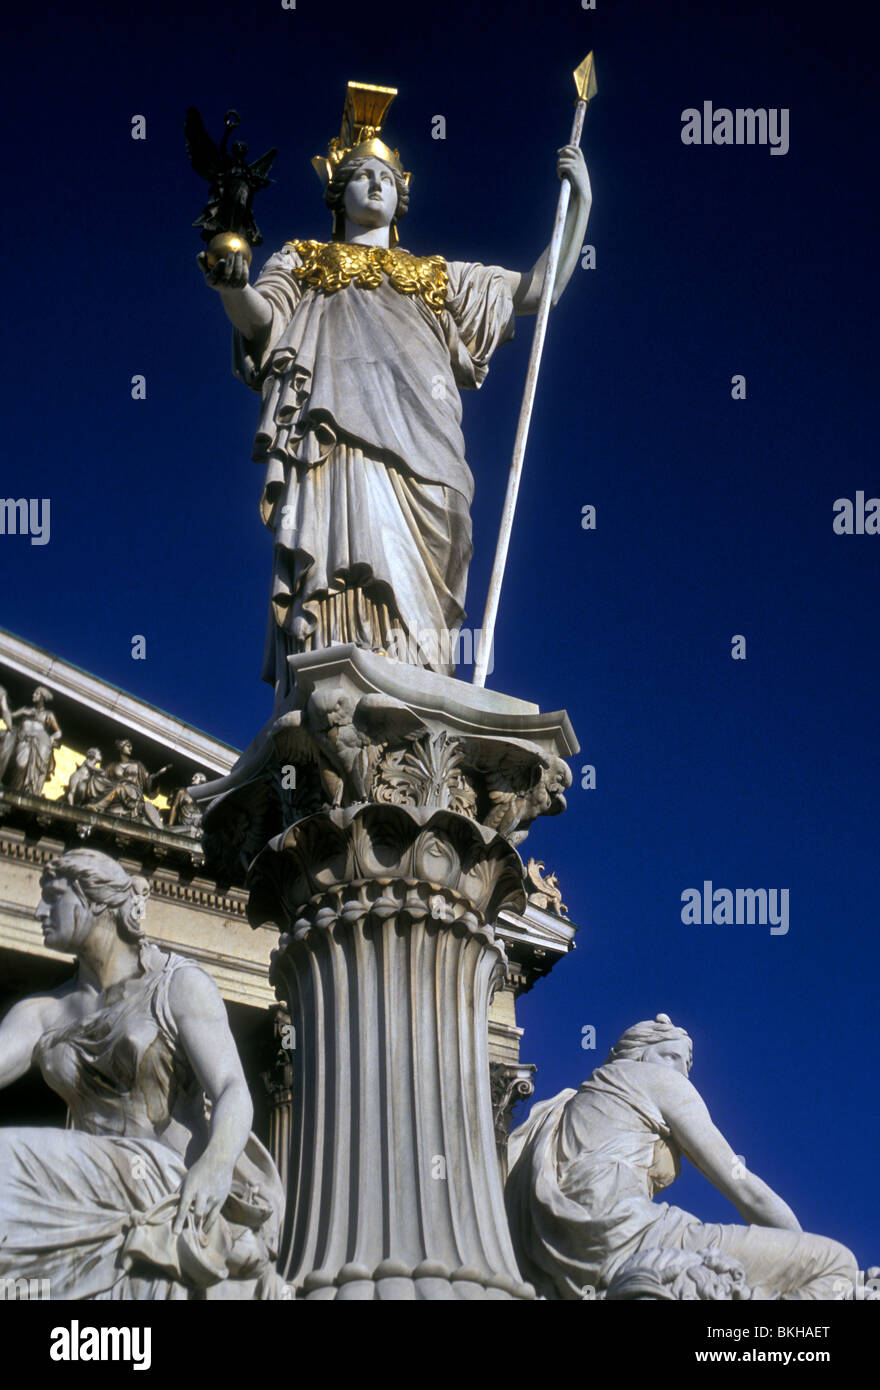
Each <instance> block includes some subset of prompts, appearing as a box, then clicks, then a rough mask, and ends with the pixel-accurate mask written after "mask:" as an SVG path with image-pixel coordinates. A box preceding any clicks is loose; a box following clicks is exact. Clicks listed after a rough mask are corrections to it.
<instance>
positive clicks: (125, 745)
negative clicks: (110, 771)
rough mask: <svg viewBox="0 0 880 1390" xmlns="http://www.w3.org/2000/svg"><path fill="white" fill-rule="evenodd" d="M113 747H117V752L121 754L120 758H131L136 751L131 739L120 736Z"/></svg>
mask: <svg viewBox="0 0 880 1390" xmlns="http://www.w3.org/2000/svg"><path fill="white" fill-rule="evenodd" d="M113 747H114V748H115V749H116V752H117V753H118V754H119V756H120V758H130V757H131V755H132V753H133V752H134V749H133V747H132V745H131V741H130V739H127V738H118V739H117V740H116V742H115V743H114V745H113Z"/></svg>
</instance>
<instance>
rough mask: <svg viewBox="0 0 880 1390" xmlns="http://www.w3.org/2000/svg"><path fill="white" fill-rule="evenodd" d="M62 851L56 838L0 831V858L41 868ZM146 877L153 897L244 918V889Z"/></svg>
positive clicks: (245, 903) (245, 910)
mask: <svg viewBox="0 0 880 1390" xmlns="http://www.w3.org/2000/svg"><path fill="white" fill-rule="evenodd" d="M63 853H64V842H63V841H58V840H55V841H50V842H49V843H48V844H47V843H46V842H45V841H33V840H25V839H22V838H19V837H18V836H16V835H13V834H9V833H8V832H3V831H0V859H13V860H18V861H19V862H20V863H23V864H33V865H34V867H35V868H38V869H43V868H45V866H46V865H47V864H48V863H49V862H50V861H51V860H53V859H57V858H58V856H59V855H60V854H63ZM144 857H147V856H146V855H145V856H144ZM147 877H149V878H150V890H151V893H152V894H153V896H154V897H157V898H168V899H170V900H172V901H174V902H181V903H186V904H187V905H189V906H192V907H198V908H203V909H204V910H205V911H206V912H217V913H222V914H223V915H224V916H225V917H239V918H243V919H244V918H246V917H247V895H246V893H244V892H242V893H241V894H230V893H221V892H220V891H219V890H217V889H214V888H210V887H207V886H204V887H203V886H202V885H200V884H195V883H186V882H183V881H181V880H179V879H173V878H165V877H163V876H162V875H160V874H153V875H150V874H149V873H148V874H147Z"/></svg>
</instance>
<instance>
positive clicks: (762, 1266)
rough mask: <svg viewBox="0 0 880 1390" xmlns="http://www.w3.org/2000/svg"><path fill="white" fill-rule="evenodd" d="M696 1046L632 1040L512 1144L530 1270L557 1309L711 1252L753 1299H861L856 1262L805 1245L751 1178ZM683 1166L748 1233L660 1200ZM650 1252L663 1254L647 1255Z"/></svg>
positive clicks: (658, 1027)
mask: <svg viewBox="0 0 880 1390" xmlns="http://www.w3.org/2000/svg"><path fill="white" fill-rule="evenodd" d="M692 1060H693V1045H692V1043H691V1040H690V1038H689V1037H688V1035H687V1033H686V1032H685V1031H684V1029H683V1028H676V1027H675V1026H674V1025H673V1024H672V1022H671V1021H670V1019H669V1018H668V1016H667V1015H666V1014H658V1016H657V1018H656V1019H654V1020H652V1021H648V1022H644V1023H637V1024H636V1025H635V1026H634V1027H632V1028H628V1029H627V1031H626V1032H625V1033H624V1034H623V1035H622V1037H621V1038H620V1039H619V1040H618V1042H617V1043H616V1044H615V1045H614V1047H613V1048H612V1049H611V1052H610V1053H609V1055H608V1057H607V1058H606V1060H605V1062H604V1063H603V1065H602V1066H601V1067H597V1068H596V1070H595V1071H594V1072H593V1074H592V1076H590V1077H589V1078H588V1080H586V1081H585V1082H583V1084H582V1085H581V1086H580V1087H579V1088H578V1090H577V1091H570V1090H569V1091H562V1092H561V1093H560V1094H559V1095H558V1096H555V1097H554V1098H553V1099H552V1100H549V1101H545V1102H543V1103H542V1104H539V1105H536V1106H534V1107H533V1109H532V1111H531V1114H530V1115H529V1118H528V1120H527V1121H526V1123H525V1124H524V1125H521V1126H520V1128H519V1129H518V1130H516V1132H515V1133H514V1134H513V1135H511V1139H510V1148H509V1157H510V1177H509V1179H508V1183H507V1191H506V1200H507V1206H508V1212H509V1215H510V1220H511V1228H512V1232H513V1235H514V1243H515V1245H516V1247H517V1254H518V1258H519V1262H520V1268H521V1270H522V1272H523V1274H524V1276H525V1277H526V1278H527V1279H530V1280H531V1281H532V1282H533V1283H534V1284H535V1286H536V1287H537V1289H538V1291H539V1292H541V1293H544V1294H545V1295H546V1296H547V1297H549V1298H554V1299H575V1298H581V1297H583V1296H584V1290H585V1289H590V1290H592V1292H593V1295H594V1296H595V1295H596V1294H599V1295H602V1294H604V1293H605V1292H606V1291H607V1290H608V1288H609V1286H610V1285H613V1281H614V1278H615V1275H616V1274H617V1273H618V1271H620V1270H621V1268H622V1267H623V1266H626V1265H627V1262H630V1266H628V1267H632V1266H638V1264H639V1261H638V1259H637V1258H635V1257H637V1255H638V1254H641V1253H646V1254H647V1255H648V1256H649V1257H650V1258H651V1259H654V1261H655V1262H656V1258H657V1254H658V1252H659V1251H661V1250H665V1249H678V1250H690V1251H700V1252H704V1254H706V1253H708V1252H714V1253H715V1254H717V1256H718V1257H719V1259H721V1258H722V1257H723V1258H724V1259H725V1260H726V1261H727V1262H728V1263H730V1264H731V1267H732V1268H736V1269H739V1268H740V1267H741V1271H742V1274H743V1277H744V1282H745V1283H746V1284H747V1286H748V1288H749V1289H750V1290H751V1296H752V1297H754V1298H765V1299H767V1298H770V1299H775V1298H782V1299H836V1298H842V1297H844V1296H846V1295H848V1296H854V1293H855V1289H856V1287H857V1284H858V1267H857V1265H856V1260H855V1256H854V1255H852V1254H851V1253H850V1251H849V1250H847V1249H846V1248H845V1247H844V1246H842V1245H839V1244H838V1243H837V1241H834V1240H829V1239H827V1238H826V1237H824V1236H815V1235H807V1234H805V1233H804V1232H803V1231H801V1228H800V1226H799V1224H798V1221H797V1218H796V1217H795V1215H794V1212H793V1211H792V1210H791V1208H790V1207H789V1206H787V1205H786V1203H785V1202H784V1201H783V1200H782V1198H781V1197H778V1196H777V1195H776V1193H775V1192H773V1191H772V1189H771V1188H769V1187H768V1186H767V1184H766V1183H765V1182H762V1180H761V1179H760V1178H759V1177H757V1176H756V1175H755V1174H754V1173H751V1172H749V1171H748V1169H747V1168H746V1167H745V1165H744V1164H743V1163H742V1161H741V1160H740V1159H739V1158H738V1157H737V1155H736V1154H735V1153H734V1152H733V1150H732V1148H731V1147H730V1145H729V1144H728V1142H727V1140H726V1139H725V1138H724V1136H723V1134H722V1133H721V1132H720V1130H718V1129H717V1128H716V1127H715V1125H714V1124H713V1123H712V1120H711V1118H710V1115H709V1111H708V1110H707V1108H706V1105H705V1103H704V1101H703V1099H702V1097H701V1096H700V1093H699V1092H698V1091H697V1089H696V1087H695V1086H693V1085H692V1083H691V1082H690V1081H689V1079H688V1073H689V1072H690V1069H691V1063H692ZM682 1154H684V1155H686V1156H687V1157H688V1158H689V1159H690V1160H691V1162H692V1163H693V1164H694V1165H695V1166H696V1167H697V1168H698V1169H699V1170H700V1172H701V1173H703V1174H704V1176H705V1177H707V1178H708V1179H709V1181H710V1182H711V1183H713V1184H714V1186H715V1187H717V1188H718V1190H719V1192H722V1193H723V1194H724V1196H725V1197H727V1198H728V1199H729V1200H730V1201H731V1202H732V1203H733V1205H734V1206H735V1207H736V1209H737V1211H738V1212H739V1213H740V1215H741V1216H742V1218H743V1220H744V1221H746V1222H748V1223H749V1224H748V1225H745V1226H737V1225H721V1224H718V1223H714V1222H704V1221H699V1220H698V1219H697V1217H695V1216H691V1215H690V1214H689V1213H688V1212H686V1211H682V1210H681V1209H680V1208H679V1207H673V1206H670V1205H669V1204H668V1203H666V1202H654V1201H653V1200H652V1199H653V1197H654V1195H655V1194H656V1193H657V1192H660V1191H662V1190H663V1189H664V1188H666V1187H668V1186H669V1184H670V1183H671V1182H673V1181H674V1179H675V1178H676V1177H677V1176H678V1174H679V1171H680V1168H681V1157H682ZM651 1252H654V1253H653V1255H651Z"/></svg>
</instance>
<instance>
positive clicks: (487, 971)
mask: <svg viewBox="0 0 880 1390" xmlns="http://www.w3.org/2000/svg"><path fill="white" fill-rule="evenodd" d="M290 664H291V667H292V670H293V674H294V679H295V682H296V687H295V691H294V694H293V696H292V698H291V699H289V700H288V701H286V702H285V703H284V704H282V706H281V707H280V708H279V709H278V710H276V712H275V714H274V716H273V718H272V720H271V721H270V723H269V724H268V725H267V726H266V728H265V729H264V730H263V731H262V732H261V734H260V735H259V736H258V738H257V739H255V740H254V743H253V744H252V745H251V746H250V748H248V749H247V750H246V751H245V753H244V754H243V755H242V757H241V759H240V761H239V763H238V764H237V765H236V767H235V768H233V770H232V772H231V773H230V774H229V776H228V777H226V778H224V779H223V781H222V782H218V783H214V784H213V785H211V786H209V787H207V788H205V789H204V793H205V796H206V797H210V798H211V807H210V810H209V811H208V812H207V815H206V818H205V826H206V833H207V835H208V837H209V838H210V839H211V840H212V843H213V844H214V845H224V846H228V848H229V852H230V853H234V854H237V855H238V856H239V857H240V858H244V857H247V858H248V859H249V860H252V862H251V867H250V871H249V875H248V884H249V889H250V900H249V907H248V915H249V918H250V921H251V923H252V925H254V926H255V927H257V926H264V925H266V924H273V925H274V926H276V927H277V929H278V931H279V933H280V936H279V944H278V949H277V951H276V952H275V953H274V955H273V965H272V981H273V983H274V984H275V987H276V991H277V993H278V996H279V998H280V999H281V1001H282V1003H283V1004H284V1005H285V1007H286V1008H287V1009H288V1010H289V1014H290V1024H291V1036H292V1038H293V1039H295V1046H294V1047H293V1049H292V1051H291V1054H290V1061H291V1087H290V1090H291V1095H292V1106H291V1111H290V1136H289V1161H288V1172H287V1195H288V1207H287V1216H286V1224H285V1232H284V1242H283V1249H282V1259H281V1263H280V1272H281V1273H282V1274H283V1276H284V1278H285V1279H286V1280H287V1282H288V1283H289V1284H291V1285H293V1287H294V1288H295V1289H296V1291H297V1296H298V1297H300V1298H304V1299H336V1298H340V1299H376V1298H380V1299H384V1298H387V1299H421V1298H427V1299H458V1298H477V1299H486V1298H491V1299H531V1298H534V1296H535V1295H534V1290H533V1289H532V1288H531V1286H530V1285H528V1284H526V1283H525V1282H524V1281H523V1279H522V1277H521V1275H520V1273H519V1270H518V1269H517V1266H516V1260H515V1256H514V1253H513V1247H512V1244H511V1239H510V1235H509V1230H508V1223H507V1217H506V1213H505V1208H504V1200H503V1193H502V1175H501V1168H500V1165H499V1163H498V1157H497V1152H496V1138H497V1136H496V1126H495V1115H494V1111H493V1094H492V1083H491V1079H490V1069H489V1053H488V1032H489V1027H488V1024H489V1019H488V1014H489V1003H490V1000H491V998H492V994H493V992H494V990H495V989H496V988H497V987H498V985H499V984H500V983H501V982H502V981H503V980H504V979H505V973H506V959H505V953H504V947H503V945H502V943H501V941H500V939H499V938H498V937H497V936H496V933H495V930H494V925H493V924H494V923H495V922H496V920H497V918H498V916H499V914H500V913H501V912H502V911H503V910H507V911H508V912H514V913H517V912H521V911H522V910H523V909H524V907H525V901H526V893H525V884H524V871H523V865H522V862H521V860H520V858H519V856H518V854H517V853H516V851H515V848H514V847H515V846H516V845H517V844H519V843H520V842H521V841H522V840H524V839H525V837H526V835H527V833H528V828H529V826H530V824H531V823H532V822H533V821H534V820H535V819H536V817H537V816H539V815H548V814H549V815H553V814H555V813H557V812H559V811H561V810H563V809H564V807H565V798H564V795H563V791H564V789H565V787H567V786H568V785H569V783H570V781H571V774H570V772H569V769H568V767H567V766H566V764H565V762H564V761H563V759H564V758H565V757H566V756H568V755H570V754H571V753H573V752H576V751H577V745H576V744H575V742H574V737H573V734H572V732H571V727H570V725H569V723H568V720H567V717H566V716H565V714H564V713H561V712H560V713H556V714H546V715H545V714H541V713H540V711H539V710H538V709H537V708H536V707H535V706H534V705H529V704H527V703H525V702H523V701H519V700H514V699H510V698H508V697H505V696H501V695H497V694H495V693H494V692H491V691H485V690H481V689H476V688H475V687H473V686H471V685H467V684H465V683H464V682H461V681H455V680H451V679H449V678H447V677H443V676H436V675H434V674H432V673H431V672H426V671H421V670H416V669H414V668H412V667H406V666H404V665H402V664H401V663H398V662H394V661H390V660H388V659H386V658H384V657H382V656H380V655H377V654H375V653H370V652H363V651H360V650H359V649H357V648H353V647H340V648H330V649H328V650H327V651H321V652H313V653H308V654H306V655H303V656H298V657H292V658H290ZM267 841H268V843H267ZM260 845H262V846H263V848H260ZM257 850H259V852H258V853H256V857H255V858H254V857H253V854H254V852H255V851H257ZM494 1099H495V1100H496V1101H497V1099H498V1098H497V1097H495V1098H494Z"/></svg>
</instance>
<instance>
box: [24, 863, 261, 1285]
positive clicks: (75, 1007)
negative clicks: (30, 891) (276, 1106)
mask: <svg viewBox="0 0 880 1390" xmlns="http://www.w3.org/2000/svg"><path fill="white" fill-rule="evenodd" d="M148 893H149V885H148V884H147V882H146V880H144V879H142V878H139V877H129V875H128V874H127V873H126V872H125V870H124V869H122V868H121V867H120V865H119V864H117V863H116V862H115V861H114V860H113V859H110V858H108V856H106V855H104V854H100V853H98V852H97V851H95V850H90V849H78V850H72V851H69V852H68V853H66V854H64V855H63V856H62V857H61V858H60V859H56V860H55V861H53V862H52V863H51V864H49V865H48V867H47V868H46V869H45V871H44V873H43V877H42V900H41V902H40V904H39V906H38V908H37V910H36V917H37V920H38V921H39V923H40V926H41V927H42V930H43V938H44V941H45V943H46V945H47V946H48V947H50V948H51V949H52V950H56V951H60V952H63V953H65V954H70V955H73V956H75V957H76V961H77V968H76V972H75V974H74V975H73V976H72V977H71V979H69V980H68V981H66V982H65V983H64V984H62V985H59V986H58V987H57V988H56V989H51V990H45V991H41V992H39V993H36V994H32V995H29V996H28V997H27V998H25V999H22V1000H21V1001H20V1002H19V1003H17V1004H15V1005H14V1006H13V1008H12V1009H11V1010H10V1012H9V1013H8V1014H7V1016H6V1018H5V1019H4V1020H3V1022H2V1024H0V1087H2V1086H7V1085H9V1084H10V1082H12V1081H15V1080H16V1079H17V1078H18V1077H20V1076H23V1075H24V1074H25V1073H26V1072H27V1071H28V1070H29V1068H30V1067H31V1066H32V1065H34V1066H37V1067H39V1069H40V1071H41V1072H42V1075H43V1077H44V1079H45V1081H46V1082H47V1084H48V1085H49V1086H51V1087H52V1089H53V1090H54V1091H56V1092H57V1093H58V1094H59V1095H60V1096H61V1097H62V1099H63V1100H64V1101H65V1102H66V1104H67V1106H68V1107H69V1112H70V1119H71V1124H72V1128H69V1129H51V1128H27V1127H9V1128H0V1280H2V1279H4V1278H9V1279H11V1278H16V1279H27V1278H32V1279H37V1278H39V1279H43V1280H48V1281H49V1287H50V1290H51V1295H50V1296H51V1297H52V1298H56V1299H132V1298H135V1299H143V1298H162V1299H177V1300H181V1299H193V1298H206V1297H207V1298H223V1299H242V1298H244V1299H252V1298H271V1297H281V1296H283V1290H282V1287H281V1284H280V1281H279V1279H278V1277H277V1275H276V1273H275V1268H274V1261H275V1256H276V1252H277V1248H278V1235H279V1227H280V1221H281V1213H282V1210H283V1200H284V1199H283V1190H282V1187H281V1183H280V1179H279V1177H278V1174H277V1172H276V1170H275V1167H274V1165H273V1163H272V1160H271V1158H270V1157H269V1154H268V1153H267V1151H266V1150H265V1149H264V1148H263V1146H262V1145H261V1144H260V1143H259V1141H258V1140H257V1139H256V1137H255V1136H254V1135H253V1134H252V1133H250V1126H251V1119H252V1114H253V1109H252V1104H251V1099H250V1095H249V1093H248V1089H247V1084H246V1082H245V1078H244V1073H243V1071H242V1068H241V1062H240V1060H239V1057H238V1053H237V1051H236V1048H235V1043H234V1041H233V1039H232V1035H231V1033H230V1031H229V1024H228V1021H227V1017H226V1010H225V1008H224V1006H223V1002H222V1000H221V998H220V995H219V993H218V991H217V988H216V986H215V984H214V983H213V981H212V980H211V978H210V976H209V975H207V974H206V972H205V971H204V970H202V968H201V967H200V966H198V965H196V964H195V963H194V962H192V961H189V960H186V959H184V958H183V957H182V956H179V955H176V954H175V953H173V952H169V951H164V950H160V949H159V948H158V947H157V946H154V945H152V944H151V943H150V942H149V941H148V940H147V938H146V936H145V935H144V926H143V919H144V914H145V911H146V905H147V895H148Z"/></svg>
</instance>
